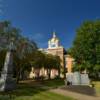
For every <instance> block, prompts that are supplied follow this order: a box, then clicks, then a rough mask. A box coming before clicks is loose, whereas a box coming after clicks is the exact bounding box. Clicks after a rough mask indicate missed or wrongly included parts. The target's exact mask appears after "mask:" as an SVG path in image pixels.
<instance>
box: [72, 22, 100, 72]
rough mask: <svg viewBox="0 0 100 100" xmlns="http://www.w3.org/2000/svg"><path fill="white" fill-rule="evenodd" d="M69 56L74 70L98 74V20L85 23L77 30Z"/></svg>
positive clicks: (99, 68) (99, 36)
mask: <svg viewBox="0 0 100 100" xmlns="http://www.w3.org/2000/svg"><path fill="white" fill-rule="evenodd" d="M70 54H71V55H72V56H73V57H74V59H75V62H76V67H77V68H76V69H78V70H80V71H81V70H84V69H86V70H87V71H88V72H92V71H94V70H96V71H97V72H100V20H95V21H85V22H84V23H83V24H82V25H81V26H80V28H78V30H77V34H76V38H75V40H74V43H73V46H72V48H71V49H70Z"/></svg>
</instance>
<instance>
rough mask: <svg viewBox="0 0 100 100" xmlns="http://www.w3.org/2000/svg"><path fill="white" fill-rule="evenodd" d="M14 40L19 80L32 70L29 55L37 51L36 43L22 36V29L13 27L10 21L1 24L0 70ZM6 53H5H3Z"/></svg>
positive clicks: (16, 70)
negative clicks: (21, 75) (22, 75)
mask: <svg viewBox="0 0 100 100" xmlns="http://www.w3.org/2000/svg"><path fill="white" fill-rule="evenodd" d="M12 39H13V40H14V41H13V42H14V48H15V52H14V65H15V67H14V68H15V76H16V77H18V78H19V76H20V74H22V73H24V71H26V70H27V71H30V70H31V64H30V62H29V58H28V57H29V55H30V54H31V53H32V52H33V51H35V50H36V49H37V46H36V44H35V42H34V41H31V40H29V39H27V38H25V37H24V36H22V35H21V31H20V29H18V28H16V27H13V26H12V25H11V23H10V22H9V21H2V22H0V69H1V68H2V67H3V63H4V60H5V54H6V52H5V51H7V49H8V46H9V43H10V41H11V40H12ZM2 52H5V53H2Z"/></svg>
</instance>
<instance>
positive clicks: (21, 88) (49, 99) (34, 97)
mask: <svg viewBox="0 0 100 100" xmlns="http://www.w3.org/2000/svg"><path fill="white" fill-rule="evenodd" d="M42 84H43V85H45V86H46V87H48V86H50V87H51V88H54V87H55V86H61V85H63V82H62V81H61V80H48V81H44V82H43V83H42ZM42 84H41V83H38V82H36V83H35V82H34V81H30V82H25V83H24V82H22V83H20V84H19V85H18V88H17V89H16V90H14V91H12V92H11V96H12V97H11V98H10V97H9V95H8V93H5V94H1V95H0V100H75V99H73V98H71V97H65V96H62V95H59V94H56V93H52V92H50V91H49V90H48V89H49V88H44V87H45V86H42Z"/></svg>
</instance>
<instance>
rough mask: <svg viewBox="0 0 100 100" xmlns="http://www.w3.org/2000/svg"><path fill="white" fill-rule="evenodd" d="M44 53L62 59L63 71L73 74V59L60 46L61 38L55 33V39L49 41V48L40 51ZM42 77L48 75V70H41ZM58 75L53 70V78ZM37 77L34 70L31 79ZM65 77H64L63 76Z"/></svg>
mask: <svg viewBox="0 0 100 100" xmlns="http://www.w3.org/2000/svg"><path fill="white" fill-rule="evenodd" d="M39 50H41V51H42V52H45V53H47V54H52V55H57V56H59V57H60V59H61V66H62V68H61V70H64V68H65V70H66V72H67V73H71V72H72V66H73V61H74V60H73V58H72V57H71V56H70V55H68V54H67V51H66V50H65V49H64V47H63V46H62V45H61V44H60V40H59V38H58V37H57V36H56V33H55V32H53V37H52V38H51V39H49V40H48V48H47V49H39ZM40 75H45V76H46V75H47V72H46V70H44V69H41V70H40ZM57 75H58V71H57V70H51V77H52V78H53V77H55V76H57ZM34 76H35V71H34V69H32V72H31V73H30V77H34ZM61 76H62V74H61ZM62 77H63V76H62Z"/></svg>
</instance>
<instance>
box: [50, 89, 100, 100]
mask: <svg viewBox="0 0 100 100" xmlns="http://www.w3.org/2000/svg"><path fill="white" fill-rule="evenodd" d="M50 91H51V92H54V93H57V94H61V95H64V96H69V97H72V98H74V99H76V100H100V97H95V96H88V95H84V94H80V93H76V92H71V91H68V90H63V89H61V88H57V89H51V90H50Z"/></svg>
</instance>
